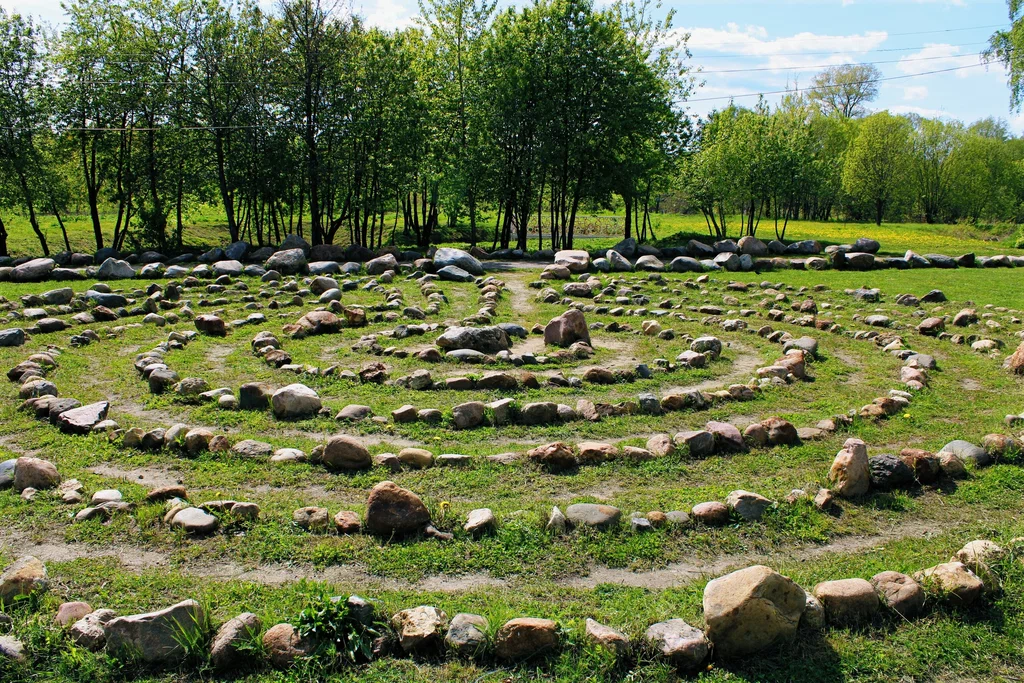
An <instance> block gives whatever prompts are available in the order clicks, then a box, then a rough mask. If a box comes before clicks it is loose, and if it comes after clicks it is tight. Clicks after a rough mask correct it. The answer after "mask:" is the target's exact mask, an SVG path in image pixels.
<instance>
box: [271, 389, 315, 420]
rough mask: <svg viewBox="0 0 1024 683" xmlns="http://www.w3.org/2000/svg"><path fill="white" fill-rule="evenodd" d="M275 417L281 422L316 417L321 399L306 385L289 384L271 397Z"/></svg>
mask: <svg viewBox="0 0 1024 683" xmlns="http://www.w3.org/2000/svg"><path fill="white" fill-rule="evenodd" d="M271 404H272V406H273V409H274V416H275V417H277V418H278V419H281V420H290V419H303V418H307V417H312V416H314V415H316V414H317V413H318V412H319V411H320V408H321V407H322V406H321V403H320V397H319V396H317V393H316V392H315V391H313V390H312V389H310V388H309V387H307V386H306V385H305V384H289V385H288V386H286V387H282V388H281V389H278V390H277V391H275V392H274V394H273V396H271Z"/></svg>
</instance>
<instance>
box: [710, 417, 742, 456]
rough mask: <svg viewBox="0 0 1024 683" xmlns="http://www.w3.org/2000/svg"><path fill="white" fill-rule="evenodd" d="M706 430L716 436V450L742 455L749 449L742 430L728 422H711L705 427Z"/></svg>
mask: <svg viewBox="0 0 1024 683" xmlns="http://www.w3.org/2000/svg"><path fill="white" fill-rule="evenodd" d="M704 429H706V430H707V431H708V432H710V433H711V434H712V436H714V439H715V448H716V449H717V450H719V451H721V452H726V453H740V452H743V451H745V450H746V448H747V447H746V444H745V443H744V442H743V435H742V434H741V433H740V430H739V429H737V428H736V427H734V426H733V425H731V424H729V423H728V422H715V421H711V422H708V423H707V424H706V425H704Z"/></svg>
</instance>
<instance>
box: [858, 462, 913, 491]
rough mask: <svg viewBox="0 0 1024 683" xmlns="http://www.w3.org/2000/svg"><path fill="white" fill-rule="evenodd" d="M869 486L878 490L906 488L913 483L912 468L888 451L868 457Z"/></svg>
mask: <svg viewBox="0 0 1024 683" xmlns="http://www.w3.org/2000/svg"><path fill="white" fill-rule="evenodd" d="M868 467H869V468H870V469H871V486H872V487H873V488H877V489H878V490H880V491H889V490H892V489H899V488H906V487H908V486H912V485H913V484H914V470H912V469H910V467H909V466H908V465H907V464H906V463H905V462H903V460H901V459H900V458H897V457H896V456H895V455H889V454H888V453H885V454H882V455H876V456H873V457H871V458H869V459H868Z"/></svg>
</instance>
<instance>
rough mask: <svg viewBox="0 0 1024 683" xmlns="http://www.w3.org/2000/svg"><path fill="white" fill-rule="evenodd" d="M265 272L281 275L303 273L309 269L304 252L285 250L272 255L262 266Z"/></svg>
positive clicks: (300, 250)
mask: <svg viewBox="0 0 1024 683" xmlns="http://www.w3.org/2000/svg"><path fill="white" fill-rule="evenodd" d="M263 265H264V266H265V267H266V269H267V270H276V271H277V272H279V273H281V274H282V275H296V274H298V273H305V272H306V270H307V269H308V267H309V263H308V261H306V252H305V251H303V250H302V249H285V250H283V251H278V252H276V253H274V255H273V256H271V257H270V258H268V259H267V260H266V263H264V264H263Z"/></svg>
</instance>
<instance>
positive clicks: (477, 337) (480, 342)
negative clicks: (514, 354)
mask: <svg viewBox="0 0 1024 683" xmlns="http://www.w3.org/2000/svg"><path fill="white" fill-rule="evenodd" d="M437 345H438V346H439V347H440V348H442V349H445V350H446V351H455V350H458V349H472V350H473V351H479V352H480V353H497V352H499V351H507V350H508V349H510V348H511V347H512V342H511V340H510V339H509V338H508V334H507V333H506V332H505V330H503V329H501V328H500V327H449V328H448V329H447V330H445V331H444V334H442V335H441V336H440V337H438V338H437Z"/></svg>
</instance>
